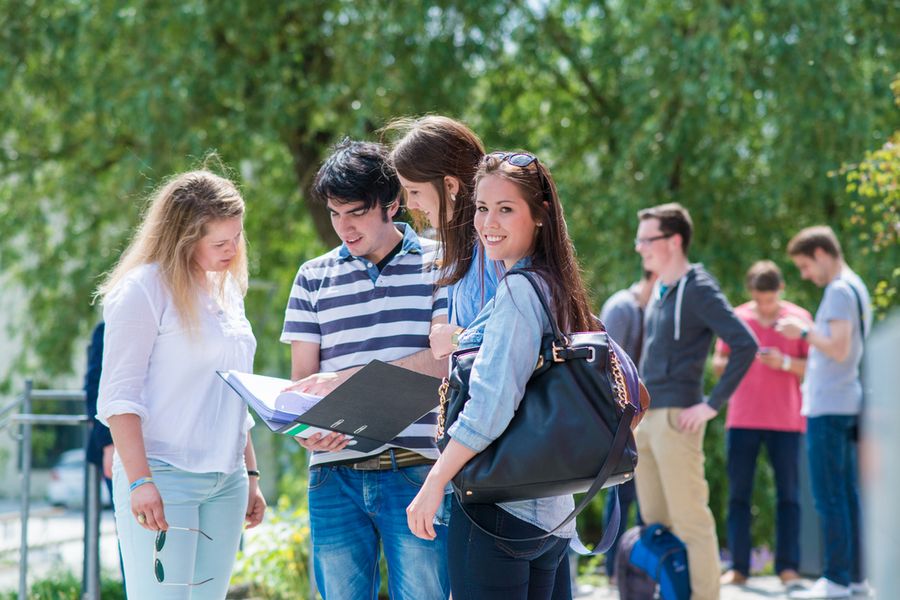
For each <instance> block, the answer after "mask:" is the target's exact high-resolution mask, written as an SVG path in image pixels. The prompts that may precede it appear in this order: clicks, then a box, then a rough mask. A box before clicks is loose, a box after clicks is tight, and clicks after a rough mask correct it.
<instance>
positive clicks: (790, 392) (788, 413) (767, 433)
mask: <svg viewBox="0 0 900 600" xmlns="http://www.w3.org/2000/svg"><path fill="white" fill-rule="evenodd" d="M747 289H748V290H749V292H750V296H751V298H752V300H751V301H750V302H747V303H746V304H742V305H740V306H738V307H737V308H735V309H734V312H735V314H736V315H737V316H738V317H739V318H740V319H741V320H743V321H744V322H745V323H746V324H747V326H748V327H749V328H750V329H751V330H752V331H753V333H754V335H755V336H756V339H757V341H758V342H759V351H758V352H757V356H756V360H755V361H753V364H752V365H751V366H750V369H749V370H748V371H747V374H746V375H745V376H744V379H743V380H742V381H741V383H740V385H739V386H738V388H737V390H735V392H734V395H733V396H732V397H731V400H730V401H729V403H728V418H727V419H726V422H725V426H726V428H727V434H726V445H727V454H728V547H729V550H730V551H731V555H732V558H733V566H732V568H731V570H729V571H727V572H726V573H725V574H724V575H723V576H722V584H723V585H728V584H735V585H740V584H743V583H745V582H746V581H747V577H749V575H750V546H751V540H750V499H751V496H752V494H753V476H754V473H755V471H756V457H757V455H758V454H759V449H760V446H761V445H762V444H765V445H766V450H767V454H768V456H769V460H770V462H771V463H772V469H773V470H774V472H775V487H776V490H777V494H778V508H777V516H776V527H777V540H776V544H775V571H776V573H778V575H779V576H780V577H781V580H782V582H784V583H785V584H786V585H789V584H791V583H794V582H796V581H797V580H798V579H799V575H798V574H797V568H798V565H799V560H800V542H799V536H800V503H799V499H798V486H799V484H798V477H799V476H798V466H799V460H800V441H801V435H802V433H803V432H804V431H805V429H806V421H805V419H804V418H803V416H802V415H801V414H800V405H801V397H800V380H801V379H802V377H803V372H804V370H805V369H806V354H807V350H808V347H807V344H806V342H805V341H804V340H800V339H798V340H789V339H787V338H785V337H784V336H782V335H781V334H780V333H778V332H777V331H775V322H776V321H777V320H778V319H779V318H781V317H783V316H787V315H802V316H804V317H805V318H807V319H808V318H809V313H808V312H806V311H805V310H803V309H802V308H800V307H799V306H796V305H795V304H791V303H790V302H787V301H785V300H783V299H782V298H781V293H782V291H783V290H784V280H783V279H782V276H781V271H780V270H779V269H778V266H777V265H776V264H775V263H773V262H771V261H768V260H763V261H759V262H757V263H755V264H754V265H753V266H752V267H750V270H749V271H748V272H747ZM728 353H729V350H728V346H727V345H726V344H725V343H724V342H722V340H719V341H718V342H717V343H716V353H715V357H714V358H713V368H714V369H715V370H716V372H717V373H721V372H722V371H723V370H724V369H725V365H726V364H727V363H728Z"/></svg>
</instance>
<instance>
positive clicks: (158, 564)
mask: <svg viewBox="0 0 900 600" xmlns="http://www.w3.org/2000/svg"><path fill="white" fill-rule="evenodd" d="M173 529H177V530H179V531H193V532H196V533H198V534H199V535H202V536H203V537H205V538H206V539H208V540H209V541H212V538H211V537H209V536H208V535H206V534H205V533H203V532H202V531H201V530H199V529H193V528H191V527H169V529H168V530H167V531H172V530H173ZM165 545H166V531H162V530H160V531H157V532H156V544H155V545H154V546H153V572H154V573H155V574H156V581H157V582H159V584H160V585H180V586H187V587H192V586H195V585H203V584H204V583H209V582H210V581H212V580H213V577H210V578H209V579H204V580H203V581H197V582H195V583H170V582H168V581H166V570H165V569H164V568H163V564H162V561H161V560H159V553H160V552H161V551H162V549H163V548H164V547H165Z"/></svg>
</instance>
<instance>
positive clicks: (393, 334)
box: [281, 223, 447, 466]
mask: <svg viewBox="0 0 900 600" xmlns="http://www.w3.org/2000/svg"><path fill="white" fill-rule="evenodd" d="M396 226H397V229H398V230H399V231H400V232H401V233H402V234H403V241H402V243H401V247H400V251H399V252H398V253H397V255H396V256H394V258H393V259H392V260H391V261H390V262H389V263H388V264H387V265H386V266H385V267H384V269H382V271H381V272H380V273H379V271H378V268H377V266H376V265H374V264H373V263H371V262H370V261H368V260H366V259H365V258H362V257H358V256H353V255H352V254H350V251H349V250H348V249H347V247H346V246H345V245H341V246H339V247H337V248H335V249H334V250H332V251H331V252H328V253H327V254H324V255H323V256H320V257H318V258H314V259H312V260H310V261H308V262H306V263H304V264H303V265H301V267H300V270H299V271H298V272H297V277H296V278H295V279H294V285H293V287H292V288H291V296H290V299H289V300H288V305H287V309H286V310H285V315H284V329H283V330H282V333H281V341H282V342H285V343H290V342H293V341H299V342H311V343H314V344H319V369H320V370H321V371H340V370H343V369H348V368H350V367H358V366H362V365H366V364H368V363H369V362H370V361H372V360H373V359H378V360H381V361H384V362H391V361H394V360H397V359H400V358H404V357H407V356H409V355H411V354H415V353H416V352H420V351H422V350H425V349H427V348H428V347H429V342H428V333H429V331H430V329H431V322H432V319H434V318H436V317H441V316H446V314H447V292H446V290H445V289H443V288H439V289H435V282H436V281H437V280H438V278H439V276H440V272H439V270H438V268H437V267H436V266H435V262H436V258H437V252H438V249H439V246H438V244H437V243H436V242H434V241H432V240H428V239H422V238H419V236H418V235H416V232H415V231H413V229H412V227H410V226H408V225H406V224H405V223H396ZM436 402H437V395H436V394H435V403H436ZM373 409H374V410H377V407H373ZM437 413H438V410H437V408H435V410H434V411H432V412H430V413H428V414H427V415H425V416H424V417H422V419H420V420H419V421H417V422H416V423H413V424H412V425H410V426H409V427H407V428H406V429H404V430H403V431H402V432H401V433H400V435H399V436H398V437H396V438H394V440H392V441H391V443H390V444H388V445H385V446H383V447H381V448H377V449H375V450H373V451H372V452H369V453H366V454H364V453H361V452H355V451H353V450H342V451H340V452H316V453H315V454H314V455H313V457H312V459H311V461H310V464H311V466H312V465H317V464H323V463H328V462H335V461H344V460H353V459H358V458H362V457H365V456H370V455H374V454H378V453H380V452H382V451H384V450H385V449H387V448H389V447H392V446H393V447H399V448H407V449H409V450H413V451H415V452H418V453H419V454H422V455H423V456H426V457H428V458H432V459H437V457H438V455H439V454H438V450H437V448H436V447H435V445H434V436H435V432H436V425H437Z"/></svg>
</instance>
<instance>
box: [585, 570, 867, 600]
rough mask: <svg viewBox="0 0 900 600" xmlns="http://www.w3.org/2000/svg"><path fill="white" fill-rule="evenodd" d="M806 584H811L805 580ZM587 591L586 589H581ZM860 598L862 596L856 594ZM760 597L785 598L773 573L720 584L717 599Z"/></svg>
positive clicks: (605, 599) (597, 599)
mask: <svg viewBox="0 0 900 600" xmlns="http://www.w3.org/2000/svg"><path fill="white" fill-rule="evenodd" d="M805 583H806V585H812V583H813V582H812V581H811V580H807V581H806V582H805ZM583 591H584V592H588V590H586V589H585V590H583ZM618 597H619V594H618V593H617V592H616V591H615V590H613V589H610V588H602V589H594V590H592V591H589V592H588V593H586V594H584V595H578V596H576V599H577V600H617V599H618ZM856 597H857V598H862V596H856ZM761 598H787V593H786V592H785V589H784V586H783V585H781V581H780V580H779V579H778V577H775V576H774V575H772V576H770V577H751V578H750V580H749V581H748V582H747V585H725V586H722V589H721V592H720V595H719V600H759V599H761Z"/></svg>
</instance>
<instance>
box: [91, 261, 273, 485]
mask: <svg viewBox="0 0 900 600" xmlns="http://www.w3.org/2000/svg"><path fill="white" fill-rule="evenodd" d="M226 296H227V298H226V302H224V303H222V304H224V305H220V303H219V302H218V301H217V300H215V299H213V298H212V297H211V296H210V295H208V294H206V293H205V292H204V293H201V294H200V295H199V296H198V302H199V304H198V308H199V311H198V313H199V314H198V317H199V326H198V327H196V328H195V330H194V331H193V332H190V331H188V330H187V329H186V328H185V327H184V326H183V325H182V323H181V320H180V318H179V315H178V312H177V310H176V308H175V305H174V303H173V301H172V297H171V294H170V293H169V289H168V286H167V285H166V284H165V283H164V282H163V281H162V277H161V275H160V273H159V268H158V265H156V264H150V265H143V266H141V267H137V268H135V269H134V270H133V271H131V272H130V273H129V274H128V275H126V277H125V278H124V279H123V280H122V281H121V282H120V283H119V285H118V286H116V288H115V289H114V290H113V291H112V292H111V293H110V294H109V295H107V297H106V299H105V302H104V306H103V318H104V320H105V321H106V334H105V336H104V342H103V343H104V348H103V370H102V371H101V374H100V395H99V398H98V400H97V418H98V420H99V421H100V422H102V423H104V424H107V425H108V421H107V420H108V419H109V417H111V416H113V415H121V414H136V415H138V416H139V417H140V419H141V428H142V430H143V434H144V446H145V448H146V452H147V458H155V459H158V460H161V461H164V462H166V463H169V464H170V465H172V466H174V467H176V468H179V469H182V470H184V471H190V472H194V473H210V472H218V473H232V472H234V471H235V470H237V469H238V468H241V467H242V466H243V464H244V448H245V446H246V443H247V432H248V431H249V429H250V427H252V426H253V418H252V417H251V416H250V414H249V413H248V412H247V406H246V404H244V402H243V401H242V400H241V399H240V397H238V396H237V394H235V393H233V392H232V391H231V390H230V388H228V386H227V385H226V384H225V382H224V381H223V380H222V379H221V378H220V377H219V376H218V375H217V374H216V371H217V370H222V371H224V370H228V369H236V370H239V371H247V372H252V371H253V354H254V352H255V351H256V338H254V337H253V330H252V329H251V327H250V322H249V321H247V318H246V316H245V315H244V302H243V298H242V297H241V294H240V290H239V289H238V286H237V285H236V284H235V283H234V282H233V281H231V280H229V283H228V285H227V292H226Z"/></svg>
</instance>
